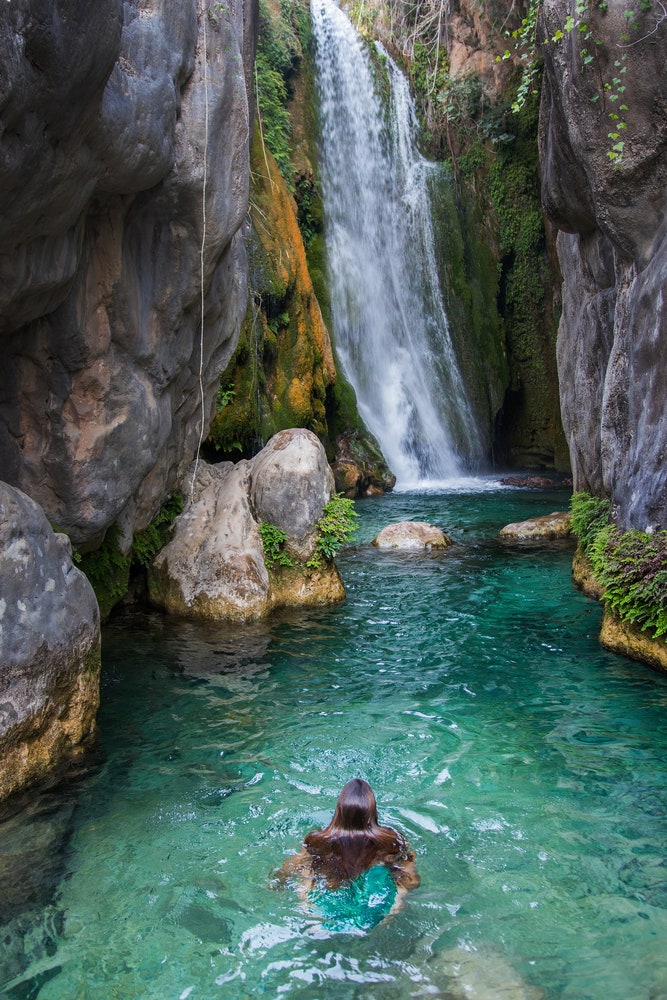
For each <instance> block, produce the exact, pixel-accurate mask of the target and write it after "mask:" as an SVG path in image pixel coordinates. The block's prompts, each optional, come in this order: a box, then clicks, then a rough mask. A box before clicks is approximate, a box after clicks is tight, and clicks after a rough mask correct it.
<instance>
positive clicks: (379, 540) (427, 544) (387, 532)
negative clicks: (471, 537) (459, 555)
mask: <svg viewBox="0 0 667 1000" xmlns="http://www.w3.org/2000/svg"><path fill="white" fill-rule="evenodd" d="M452 544H453V543H452V540H451V538H449V537H448V536H447V535H446V534H445V533H444V532H443V531H441V530H440V528H437V527H436V526H435V525H434V524H428V523H427V522H426V521H398V522H397V523H396V524H388V525H387V526H386V528H383V529H382V531H380V532H378V534H377V535H376V536H375V538H374V539H373V545H375V546H376V547H377V548H378V549H403V550H404V551H412V552H419V551H422V552H428V551H431V549H446V548H448V546H450V545H452Z"/></svg>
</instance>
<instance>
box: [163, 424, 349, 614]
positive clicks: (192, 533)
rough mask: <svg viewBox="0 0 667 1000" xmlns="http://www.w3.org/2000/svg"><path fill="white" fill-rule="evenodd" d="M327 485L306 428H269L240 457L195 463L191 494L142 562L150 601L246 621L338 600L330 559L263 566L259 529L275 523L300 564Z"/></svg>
mask: <svg viewBox="0 0 667 1000" xmlns="http://www.w3.org/2000/svg"><path fill="white" fill-rule="evenodd" d="M332 489H333V476H332V474H331V470H330V469H329V466H328V465H327V461H326V455H325V452H324V448H323V447H322V445H321V444H320V442H319V441H318V439H317V438H316V437H315V435H314V434H312V433H311V432H310V431H307V430H288V431H281V432H279V433H278V434H276V435H274V437H273V438H271V440H270V441H269V442H268V444H267V445H266V447H265V448H264V449H263V451H261V452H260V453H259V454H258V455H256V456H255V457H254V458H253V459H251V460H250V461H241V462H237V463H236V464H234V463H232V462H221V463H220V464H219V465H206V464H204V463H200V464H199V467H198V471H197V475H196V478H195V484H194V490H193V493H192V499H191V500H190V502H189V503H188V504H187V505H186V507H185V509H184V511H183V513H182V514H181V515H180V516H179V517H178V518H177V519H176V521H175V522H174V537H173V539H172V541H171V542H170V543H169V544H168V545H167V546H165V548H164V549H162V551H161V552H160V553H159V554H158V556H157V557H156V559H155V562H154V564H153V566H152V568H151V571H150V574H149V595H150V599H151V601H152V602H153V603H154V604H155V605H156V606H158V607H160V608H163V609H164V610H166V611H168V612H169V613H170V614H174V615H182V616H185V617H189V618H199V619H211V620H223V621H224V620H227V621H246V620H252V619H256V618H261V617H263V616H264V615H266V614H268V613H269V612H270V611H272V610H273V609H274V608H278V607H291V606H301V605H313V604H329V603H334V602H336V601H340V600H342V599H343V598H344V596H345V590H344V587H343V583H342V580H341V578H340V575H339V573H338V570H337V569H336V567H335V566H334V564H333V563H332V562H324V563H323V564H322V566H321V567H320V568H319V569H307V568H306V567H298V568H297V567H296V566H295V567H294V568H292V569H289V568H287V569H285V568H279V567H276V568H275V569H272V570H271V572H269V570H268V569H267V567H266V564H265V560H264V548H263V543H262V538H261V536H260V533H259V525H260V524H261V522H262V521H267V522H269V523H270V524H273V525H275V526H276V527H280V528H282V530H283V531H285V532H286V533H287V536H288V540H287V544H286V551H288V552H289V553H290V554H292V555H293V556H296V557H298V558H299V559H301V560H304V561H305V560H307V559H308V558H309V557H310V556H311V555H312V554H313V552H314V550H315V543H316V538H317V532H316V526H317V521H318V520H319V518H320V517H321V516H322V508H323V507H324V505H325V504H326V503H327V502H328V501H329V499H330V497H331V492H332Z"/></svg>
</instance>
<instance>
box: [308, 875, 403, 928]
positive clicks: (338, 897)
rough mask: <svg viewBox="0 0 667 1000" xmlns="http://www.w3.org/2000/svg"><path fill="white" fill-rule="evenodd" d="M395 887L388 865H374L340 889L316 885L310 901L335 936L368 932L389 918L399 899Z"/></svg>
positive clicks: (310, 895) (323, 924)
mask: <svg viewBox="0 0 667 1000" xmlns="http://www.w3.org/2000/svg"><path fill="white" fill-rule="evenodd" d="M396 893H397V889H396V883H395V881H394V878H393V876H392V874H391V872H390V871H389V869H388V868H387V867H386V866H385V865H373V867H372V868H368V869H367V870H366V871H365V872H362V873H361V875H359V876H357V878H355V879H354V881H352V882H348V883H347V884H346V885H343V886H341V887H340V889H328V888H327V887H326V886H322V885H321V883H320V884H316V885H315V886H313V888H312V889H311V890H310V892H309V893H308V898H309V900H310V902H311V903H313V904H314V908H315V910H316V912H317V914H318V915H319V916H321V917H322V926H323V927H325V928H326V929H327V930H330V931H334V932H336V933H339V934H340V933H350V932H352V933H354V932H358V931H360V930H361V931H369V930H370V929H371V928H372V927H375V925H376V924H379V923H380V921H381V920H382V919H383V918H384V917H386V916H387V914H388V913H389V911H390V910H391V908H392V906H393V905H394V901H395V899H396Z"/></svg>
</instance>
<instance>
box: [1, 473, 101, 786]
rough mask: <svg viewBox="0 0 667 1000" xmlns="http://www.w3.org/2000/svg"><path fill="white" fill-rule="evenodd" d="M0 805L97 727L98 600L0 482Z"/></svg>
mask: <svg viewBox="0 0 667 1000" xmlns="http://www.w3.org/2000/svg"><path fill="white" fill-rule="evenodd" d="M0 579H1V580H2V591H1V594H0V799H3V798H5V797H7V796H8V795H10V794H12V793H14V792H16V791H18V790H19V789H21V788H23V787H24V786H26V785H29V784H32V783H33V782H35V781H37V780H39V779H40V778H42V777H43V776H45V775H46V774H47V773H48V771H49V770H50V769H51V768H52V767H53V766H54V765H56V764H57V763H58V762H59V761H60V760H61V758H63V757H64V756H65V755H66V754H67V752H68V751H69V750H71V749H72V748H73V747H75V746H76V745H77V744H79V743H81V742H82V741H83V740H85V739H86V738H87V737H89V736H90V735H91V734H92V733H93V731H94V725H95V715H96V712H97V708H98V704H99V671H100V621H99V611H98V608H97V601H96V600H95V595H94V593H93V590H92V587H91V586H90V584H89V583H88V581H87V579H86V577H85V576H84V575H83V573H81V572H79V570H78V569H76V568H75V567H74V565H73V563H72V558H71V546H70V542H69V539H68V538H67V537H66V536H65V535H62V534H54V532H53V531H52V529H51V526H50V525H49V523H48V521H47V519H46V517H45V516H44V513H43V511H42V510H41V509H40V508H39V507H38V506H37V504H35V503H34V502H33V501H32V500H30V499H29V497H27V496H25V494H23V493H21V492H20V491H19V490H16V489H13V488H12V487H9V486H6V485H5V484H4V483H0Z"/></svg>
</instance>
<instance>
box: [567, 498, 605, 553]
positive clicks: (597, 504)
mask: <svg viewBox="0 0 667 1000" xmlns="http://www.w3.org/2000/svg"><path fill="white" fill-rule="evenodd" d="M570 513H571V514H572V531H573V533H574V534H575V535H576V536H577V538H578V540H579V544H580V545H581V547H582V549H583V550H584V552H585V553H586V555H588V551H589V549H590V547H591V545H592V543H593V542H594V541H595V538H596V536H597V535H598V534H599V532H600V531H602V529H603V528H606V527H607V525H608V524H609V517H610V513H611V502H610V501H609V500H607V499H605V498H603V497H593V496H591V495H590V493H573V494H572V498H571V500H570Z"/></svg>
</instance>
